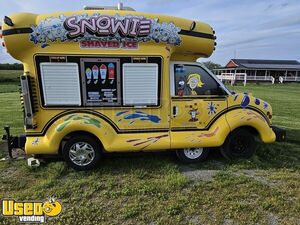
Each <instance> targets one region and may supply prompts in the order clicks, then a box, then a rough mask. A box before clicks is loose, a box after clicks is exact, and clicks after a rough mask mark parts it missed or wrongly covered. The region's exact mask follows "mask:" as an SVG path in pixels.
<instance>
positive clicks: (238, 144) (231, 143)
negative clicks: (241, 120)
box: [221, 128, 258, 159]
mask: <svg viewBox="0 0 300 225" xmlns="http://www.w3.org/2000/svg"><path fill="white" fill-rule="evenodd" d="M257 146H258V145H257V142H256V137H255V135H253V134H252V133H251V132H249V131H248V130H247V129H244V128H239V129H235V130H234V131H232V132H231V133H230V134H229V135H228V136H227V138H226V140H225V142H224V144H223V146H222V147H221V153H222V155H223V156H224V157H225V158H227V159H241V158H244V159H248V158H250V157H251V156H253V155H254V153H255V151H256V148H257Z"/></svg>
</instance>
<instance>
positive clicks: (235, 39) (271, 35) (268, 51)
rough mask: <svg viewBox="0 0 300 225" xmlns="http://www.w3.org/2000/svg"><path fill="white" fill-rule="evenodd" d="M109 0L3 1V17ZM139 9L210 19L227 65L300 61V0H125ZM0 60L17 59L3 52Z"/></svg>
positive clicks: (218, 58) (217, 56) (217, 57)
mask: <svg viewBox="0 0 300 225" xmlns="http://www.w3.org/2000/svg"><path fill="white" fill-rule="evenodd" d="M118 2H119V1H114V0H111V1H108V0H98V1H95V0H85V1H84V0H76V1H74V0H64V1H62V0H43V1H41V0H9V1H4V0H0V17H1V18H3V16H4V15H9V14H12V13H15V12H33V13H47V12H53V11H67V10H78V9H82V7H83V6H84V5H93V6H94V5H117V3H118ZM122 2H123V3H124V5H125V6H130V7H133V8H134V9H136V10H137V11H146V12H153V13H161V14H166V15H172V16H178V17H184V18H189V19H192V20H200V21H203V22H207V23H209V24H210V25H211V26H212V27H213V28H214V29H215V30H216V35H217V42H218V46H217V49H216V51H215V52H214V53H213V55H212V56H211V57H210V58H209V59H205V61H206V60H212V61H214V62H216V63H220V64H222V65H224V64H225V63H226V62H227V61H228V60H229V59H231V58H234V57H236V58H257V59H295V60H299V61H300V1H299V0H273V1H272V0H269V1H268V0H265V1H259V0H250V1H248V0H243V1H241V0H209V1H200V0H177V1H167V0H143V1H141V0H124V1H122ZM0 62H1V63H3V62H14V60H13V59H12V58H11V57H10V56H9V55H8V54H6V53H5V51H4V49H1V52H0Z"/></svg>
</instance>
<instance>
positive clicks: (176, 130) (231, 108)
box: [171, 106, 271, 132]
mask: <svg viewBox="0 0 300 225" xmlns="http://www.w3.org/2000/svg"><path fill="white" fill-rule="evenodd" d="M235 109H244V108H243V107H241V106H231V107H229V108H226V109H224V110H222V111H220V112H219V113H218V114H217V115H216V116H215V117H214V118H213V119H212V120H211V121H210V122H209V123H208V124H207V126H206V127H205V128H202V129H199V128H197V127H195V128H183V127H178V128H176V127H175V128H172V129H171V131H174V132H178V131H207V130H209V129H210V127H211V126H212V125H213V123H214V122H215V121H216V120H217V119H219V118H220V117H221V116H222V115H223V114H225V113H227V112H230V111H232V110H235ZM246 109H251V110H253V111H255V112H257V113H259V114H260V115H261V116H263V117H264V118H265V120H266V122H267V123H268V125H269V126H271V124H270V122H269V119H268V118H267V116H266V115H265V114H264V113H263V112H262V111H261V110H260V109H258V108H255V107H252V106H248V107H247V108H246Z"/></svg>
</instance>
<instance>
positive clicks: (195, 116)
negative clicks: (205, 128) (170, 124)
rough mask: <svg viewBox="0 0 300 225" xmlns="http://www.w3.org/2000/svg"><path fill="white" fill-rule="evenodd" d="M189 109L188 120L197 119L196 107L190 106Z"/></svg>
mask: <svg viewBox="0 0 300 225" xmlns="http://www.w3.org/2000/svg"><path fill="white" fill-rule="evenodd" d="M190 108H191V110H190V111H189V114H190V115H191V119H189V121H190V122H196V121H198V118H197V115H199V112H198V108H194V107H193V106H190Z"/></svg>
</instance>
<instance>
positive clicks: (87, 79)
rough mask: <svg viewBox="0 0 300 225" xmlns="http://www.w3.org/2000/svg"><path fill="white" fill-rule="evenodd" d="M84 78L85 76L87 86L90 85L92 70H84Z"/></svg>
mask: <svg viewBox="0 0 300 225" xmlns="http://www.w3.org/2000/svg"><path fill="white" fill-rule="evenodd" d="M85 76H86V82H87V84H90V83H91V80H92V70H91V69H90V68H87V69H86V70H85Z"/></svg>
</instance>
